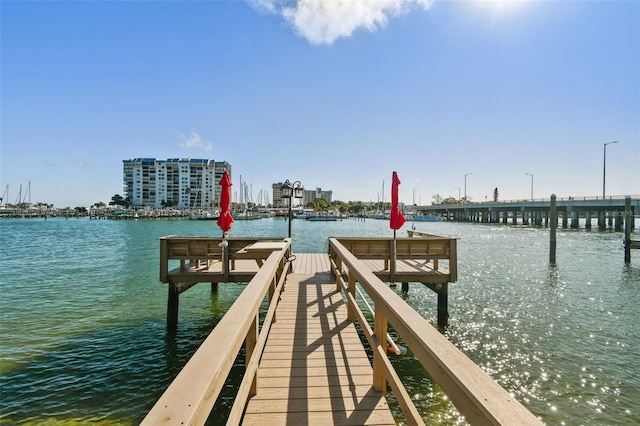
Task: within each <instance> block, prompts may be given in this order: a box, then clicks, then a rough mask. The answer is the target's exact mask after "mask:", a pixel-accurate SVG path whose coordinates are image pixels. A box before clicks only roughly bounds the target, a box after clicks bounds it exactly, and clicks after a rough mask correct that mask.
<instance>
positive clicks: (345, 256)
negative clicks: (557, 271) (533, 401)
mask: <svg viewBox="0 0 640 426" xmlns="http://www.w3.org/2000/svg"><path fill="white" fill-rule="evenodd" d="M341 240H342V239H337V238H329V256H330V258H331V265H332V269H333V271H332V272H333V274H334V276H335V278H336V282H337V286H338V289H340V290H341V291H342V292H343V294H344V295H345V297H346V299H347V306H348V315H349V319H351V320H352V321H358V322H359V323H360V326H361V329H362V330H363V332H364V334H365V336H366V338H367V341H368V342H369V345H370V346H371V348H372V350H373V377H372V380H373V387H374V389H375V390H377V391H381V392H385V391H386V389H387V384H388V385H389V386H390V388H391V390H392V391H393V393H394V395H395V397H396V399H397V401H398V403H399V405H400V407H401V408H402V411H403V413H404V415H405V416H406V418H407V422H408V423H409V424H412V425H421V424H424V421H423V420H422V418H421V416H420V414H419V413H418V411H417V409H416V407H415V405H414V404H413V402H412V400H411V397H410V396H409V394H408V392H407V391H406V389H405V388H404V385H403V384H402V381H401V378H400V377H399V375H398V374H397V372H396V371H395V369H394V368H393V365H392V364H391V362H390V361H389V358H388V357H387V337H386V335H387V327H388V324H390V325H391V326H392V327H393V328H394V329H395V331H396V332H397V334H398V336H400V337H401V338H402V340H403V341H404V343H405V344H406V345H407V346H408V348H409V349H410V350H411V352H412V353H413V354H414V355H415V357H416V358H417V359H418V361H419V362H420V363H421V364H422V366H423V367H424V368H425V370H426V371H427V373H428V374H429V375H430V376H431V378H432V379H433V380H434V381H435V382H436V383H437V384H438V386H440V388H441V389H442V390H443V391H444V393H445V394H446V395H447V397H448V398H449V399H450V400H451V402H452V403H453V404H454V405H455V407H456V408H457V409H458V410H459V411H460V413H461V414H462V415H463V416H464V417H465V419H466V420H467V421H468V422H469V423H470V424H472V425H476V424H477V425H516V424H517V425H534V424H535V425H539V424H542V423H541V421H540V420H539V419H538V418H537V417H535V416H534V415H533V414H532V413H531V412H530V411H529V410H527V409H526V408H525V407H524V406H523V405H522V404H521V403H520V402H518V401H517V400H516V399H515V398H513V397H512V396H511V395H510V394H509V393H508V392H507V391H506V390H505V389H503V388H502V387H501V386H500V385H499V384H498V383H496V382H495V381H494V380H493V379H492V378H491V377H490V376H489V375H488V374H486V373H485V372H484V371H482V369H481V368H480V367H479V366H477V365H476V364H475V363H474V362H473V361H471V360H470V359H469V358H468V357H467V356H466V355H465V354H464V353H463V352H462V351H460V350H459V349H458V348H457V347H456V346H455V345H453V344H452V343H451V342H449V340H447V339H446V337H444V336H443V335H442V334H440V332H439V331H438V330H437V329H436V328H435V327H433V326H432V325H431V324H430V323H429V322H428V321H427V320H426V319H424V318H422V317H421V316H420V314H418V313H417V312H416V311H415V310H413V309H412V308H411V307H410V306H409V305H408V304H407V303H406V302H405V301H404V300H402V299H401V298H400V297H399V296H398V295H397V294H396V293H395V292H394V291H393V290H391V289H390V288H389V287H387V286H386V285H385V283H384V282H382V281H381V280H380V279H379V278H378V277H377V276H376V275H375V274H374V273H373V272H372V271H371V269H370V268H368V267H367V266H366V264H365V263H364V262H363V261H362V260H360V259H359V258H358V257H356V255H355V254H354V253H352V252H351V251H350V250H349V249H348V248H347V247H345V246H344V245H343V244H342V243H341ZM414 240H417V241H419V240H422V238H415V239H414ZM344 270H346V281H345V278H344V277H343V271H344ZM356 283H359V284H360V286H361V287H362V289H363V290H364V291H365V292H366V293H367V295H368V296H369V298H370V299H371V300H372V301H373V303H374V311H375V314H374V326H373V329H372V328H371V326H370V325H369V322H368V320H367V319H366V317H365V316H364V314H363V313H362V311H361V310H360V309H359V307H358V303H357V301H356Z"/></svg>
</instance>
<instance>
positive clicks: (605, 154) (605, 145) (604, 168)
mask: <svg viewBox="0 0 640 426" xmlns="http://www.w3.org/2000/svg"><path fill="white" fill-rule="evenodd" d="M612 143H618V141H611V142H605V144H604V159H603V165H602V199H603V200H604V182H605V178H606V176H607V175H606V173H607V145H611V144H612Z"/></svg>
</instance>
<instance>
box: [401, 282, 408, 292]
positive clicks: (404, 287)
mask: <svg viewBox="0 0 640 426" xmlns="http://www.w3.org/2000/svg"><path fill="white" fill-rule="evenodd" d="M402 292H403V293H409V283H402Z"/></svg>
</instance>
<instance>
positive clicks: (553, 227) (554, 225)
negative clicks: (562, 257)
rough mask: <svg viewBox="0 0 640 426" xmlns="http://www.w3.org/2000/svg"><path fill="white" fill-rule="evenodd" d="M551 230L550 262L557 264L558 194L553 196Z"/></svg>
mask: <svg viewBox="0 0 640 426" xmlns="http://www.w3.org/2000/svg"><path fill="white" fill-rule="evenodd" d="M550 213H551V230H550V232H549V262H551V263H556V229H557V228H558V210H557V209H556V194H551V212H550Z"/></svg>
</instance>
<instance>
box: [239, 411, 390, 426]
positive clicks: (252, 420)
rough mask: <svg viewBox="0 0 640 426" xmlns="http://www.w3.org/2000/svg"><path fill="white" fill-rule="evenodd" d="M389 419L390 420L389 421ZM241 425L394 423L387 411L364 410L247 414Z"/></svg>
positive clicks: (358, 424) (357, 424)
mask: <svg viewBox="0 0 640 426" xmlns="http://www.w3.org/2000/svg"><path fill="white" fill-rule="evenodd" d="M389 418H390V419H389ZM242 424H244V425H247V426H251V425H256V426H264V425H271V424H282V425H344V426H360V425H393V426H395V424H396V422H395V421H394V420H393V417H391V414H390V413H389V410H364V411H354V412H352V413H349V416H347V413H340V412H334V411H321V412H311V413H263V414H249V415H246V416H245V417H244V419H243V422H242Z"/></svg>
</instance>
